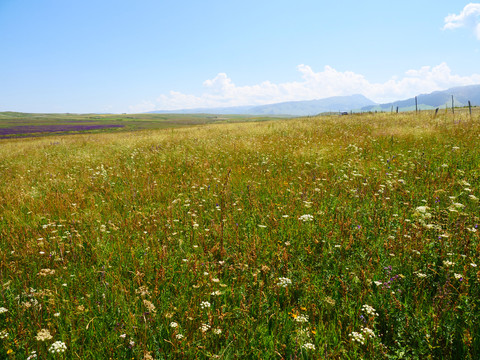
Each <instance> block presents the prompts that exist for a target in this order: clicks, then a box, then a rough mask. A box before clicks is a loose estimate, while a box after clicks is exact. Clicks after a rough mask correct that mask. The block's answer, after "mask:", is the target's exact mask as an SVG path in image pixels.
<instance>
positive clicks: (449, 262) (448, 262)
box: [443, 260, 455, 266]
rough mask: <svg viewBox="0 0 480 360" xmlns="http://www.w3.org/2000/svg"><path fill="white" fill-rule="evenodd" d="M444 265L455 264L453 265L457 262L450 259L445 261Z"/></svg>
mask: <svg viewBox="0 0 480 360" xmlns="http://www.w3.org/2000/svg"><path fill="white" fill-rule="evenodd" d="M443 265H445V266H453V265H455V263H454V262H452V261H450V260H445V261H444V262H443Z"/></svg>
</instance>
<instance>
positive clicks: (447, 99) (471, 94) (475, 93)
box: [361, 85, 480, 111]
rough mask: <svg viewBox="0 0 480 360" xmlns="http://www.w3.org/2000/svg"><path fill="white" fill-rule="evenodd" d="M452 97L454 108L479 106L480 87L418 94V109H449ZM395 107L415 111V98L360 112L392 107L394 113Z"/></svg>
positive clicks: (386, 109) (461, 87)
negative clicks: (469, 103) (470, 105)
mask: <svg viewBox="0 0 480 360" xmlns="http://www.w3.org/2000/svg"><path fill="white" fill-rule="evenodd" d="M452 95H453V104H454V106H457V107H460V106H467V105H468V101H469V100H470V102H471V104H472V106H474V105H477V106H478V105H480V85H469V86H460V87H454V88H451V89H448V90H443V91H434V92H432V93H430V94H420V95H418V96H417V103H418V108H419V109H420V110H429V109H435V108H437V107H445V106H447V107H451V106H452ZM397 106H398V110H399V111H410V110H415V97H412V98H410V99H406V100H400V101H394V102H391V103H386V104H377V105H368V106H364V107H362V108H361V110H362V111H375V110H378V111H391V110H392V107H393V109H394V111H396V108H397Z"/></svg>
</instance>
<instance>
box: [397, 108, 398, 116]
mask: <svg viewBox="0 0 480 360" xmlns="http://www.w3.org/2000/svg"><path fill="white" fill-rule="evenodd" d="M397 114H398V106H397Z"/></svg>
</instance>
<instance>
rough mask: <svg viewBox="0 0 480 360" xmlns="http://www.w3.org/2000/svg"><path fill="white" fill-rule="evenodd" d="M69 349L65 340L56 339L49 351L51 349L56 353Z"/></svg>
mask: <svg viewBox="0 0 480 360" xmlns="http://www.w3.org/2000/svg"><path fill="white" fill-rule="evenodd" d="M65 350H67V345H65V343H64V342H63V341H55V342H54V343H53V344H52V345H51V346H50V347H49V348H48V351H50V352H51V353H52V354H55V353H62V352H65Z"/></svg>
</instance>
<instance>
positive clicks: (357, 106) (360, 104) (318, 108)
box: [150, 85, 480, 116]
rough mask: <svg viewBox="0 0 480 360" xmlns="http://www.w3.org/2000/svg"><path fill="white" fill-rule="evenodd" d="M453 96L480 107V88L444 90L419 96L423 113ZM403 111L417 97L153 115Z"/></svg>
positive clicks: (344, 99) (342, 99) (350, 98)
mask: <svg viewBox="0 0 480 360" xmlns="http://www.w3.org/2000/svg"><path fill="white" fill-rule="evenodd" d="M452 95H453V98H454V105H455V106H466V105H468V101H469V100H470V102H471V104H472V106H475V105H476V106H480V85H470V86H460V87H454V88H451V89H448V90H444V91H435V92H432V93H430V94H421V95H418V96H417V102H418V108H419V109H420V110H428V109H435V108H437V107H445V106H448V107H449V106H451V103H452ZM397 106H398V110H399V111H411V110H415V97H412V98H410V99H406V100H399V101H394V102H390V103H385V104H377V103H375V102H373V101H372V100H370V99H367V98H366V97H365V96H363V95H359V94H357V95H350V96H333V97H329V98H325V99H320V100H308V101H289V102H281V103H276V104H269V105H260V106H235V107H219V108H197V109H179V110H158V111H151V112H150V113H157V114H167V113H175V114H196V113H203V114H226V115H227V114H244V115H291V116H307V115H317V114H321V113H327V112H344V111H354V112H359V111H391V110H392V109H393V110H394V111H395V110H396V108H397Z"/></svg>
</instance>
